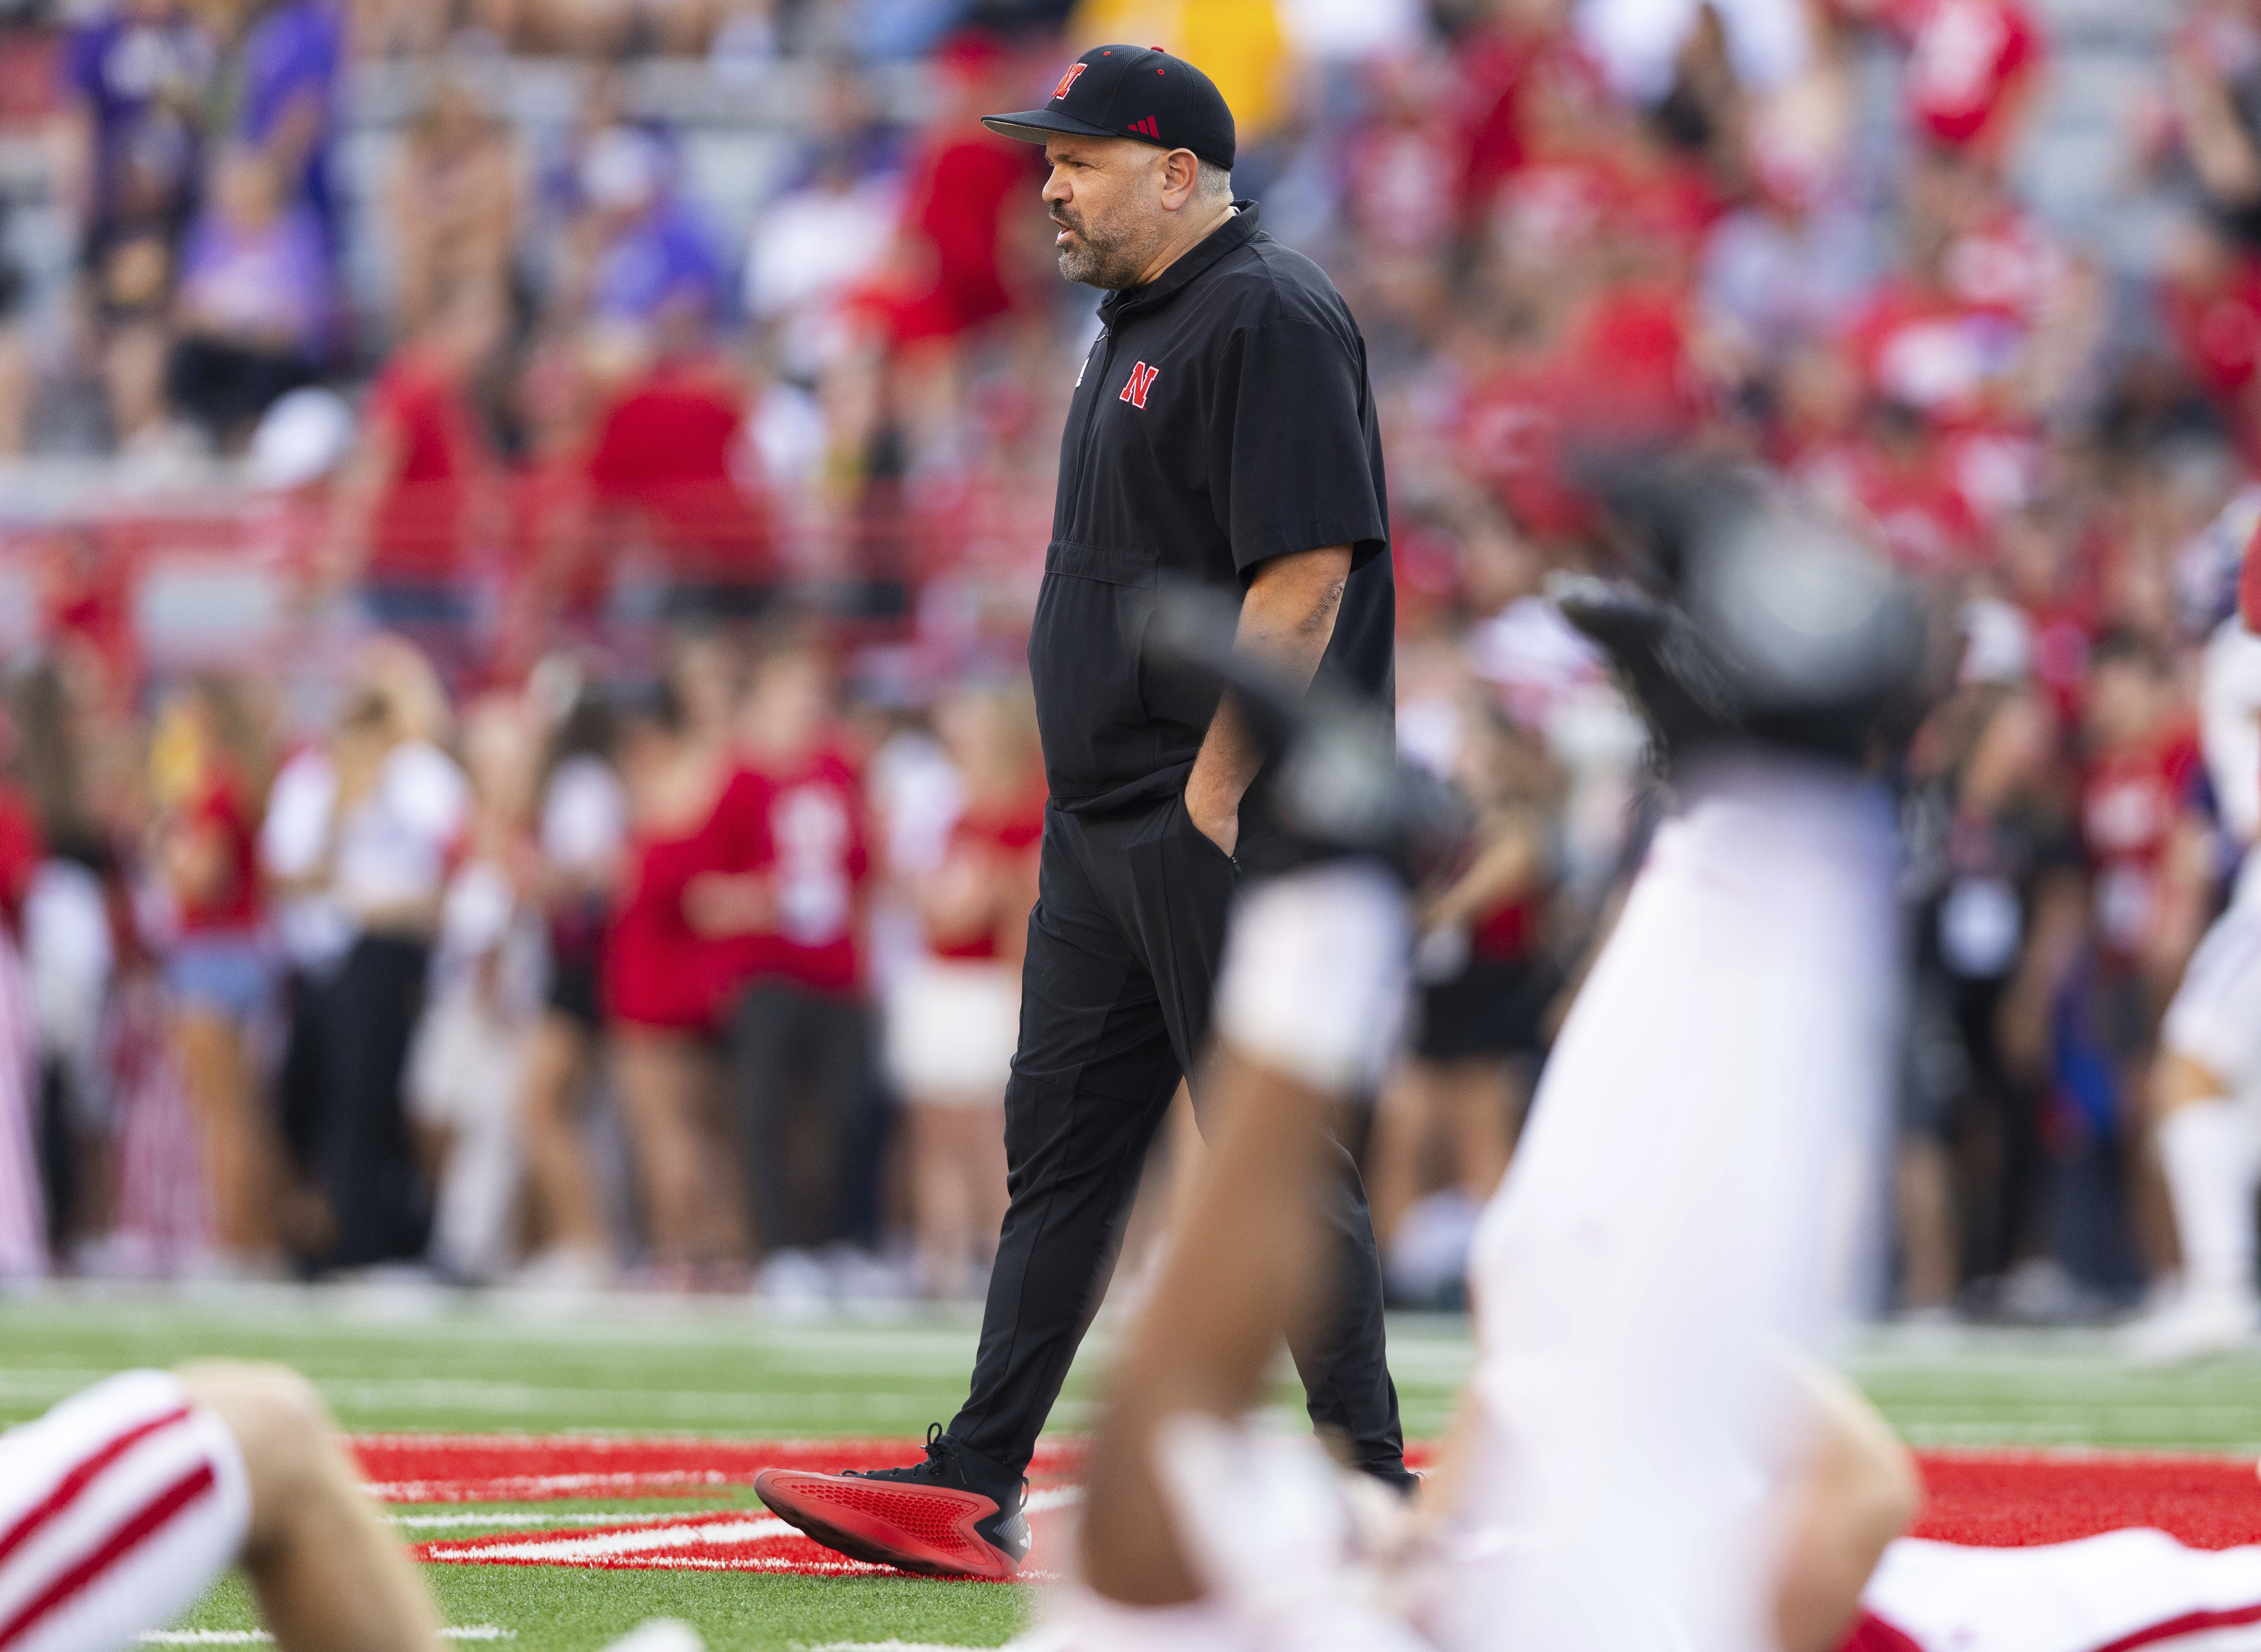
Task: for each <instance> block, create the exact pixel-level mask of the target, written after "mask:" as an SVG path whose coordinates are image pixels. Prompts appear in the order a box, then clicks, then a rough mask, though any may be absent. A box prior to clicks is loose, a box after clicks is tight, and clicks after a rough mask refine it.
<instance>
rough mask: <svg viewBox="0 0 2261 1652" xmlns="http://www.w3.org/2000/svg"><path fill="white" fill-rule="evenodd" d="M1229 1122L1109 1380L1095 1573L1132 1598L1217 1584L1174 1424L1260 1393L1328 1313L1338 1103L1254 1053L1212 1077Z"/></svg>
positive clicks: (1092, 1519)
mask: <svg viewBox="0 0 2261 1652" xmlns="http://www.w3.org/2000/svg"><path fill="white" fill-rule="evenodd" d="M1211 1081H1212V1083H1213V1084H1214V1087H1215V1088H1216V1092H1217V1103H1216V1106H1217V1112H1218V1114H1219V1115H1220V1117H1221V1118H1222V1120H1223V1124H1222V1127H1221V1130H1220V1132H1219V1136H1218V1139H1217V1146H1216V1150H1215V1152H1214V1153H1212V1155H1211V1157H1210V1160H1209V1164H1208V1166H1207V1167H1205V1168H1204V1170H1203V1172H1202V1181H1201V1187H1200V1191H1199V1192H1198V1193H1197V1194H1196V1195H1195V1201H1194V1204H1193V1207H1192V1209H1191V1210H1189V1211H1188V1213H1187V1216H1186V1218H1185V1221H1184V1224H1183V1225H1182V1227H1181V1229H1180V1231H1179V1232H1176V1233H1175V1234H1174V1235H1173V1236H1172V1242H1171V1246H1170V1250H1169V1253H1168V1255H1167V1256H1166V1259H1165V1261H1164V1262H1163V1268H1162V1275H1161V1278H1160V1279H1159V1281H1158V1282H1157V1283H1156V1285H1155V1288H1154V1289H1153V1291H1152V1294H1151V1295H1150V1296H1149V1297H1148V1298H1147V1302H1146V1306H1145V1309H1144V1310H1143V1311H1141V1313H1140V1315H1139V1318H1138V1325H1137V1327H1136V1329H1135V1330H1134V1331H1133V1332H1131V1334H1130V1338H1129V1339H1128V1347H1126V1348H1125V1350H1124V1352H1123V1358H1122V1361H1121V1363H1120V1364H1119V1365H1118V1366H1117V1367H1116V1371H1115V1373H1114V1375H1113V1376H1112V1378H1111V1380H1110V1382H1109V1392H1108V1397H1107V1403H1106V1411H1105V1414H1104V1416H1103V1417H1102V1421H1101V1425H1100V1427H1099V1429H1098V1431H1097V1433H1096V1434H1095V1437H1094V1439H1093V1441H1092V1458H1091V1465H1090V1469H1089V1475H1090V1481H1091V1490H1090V1493H1089V1497H1088V1501H1087V1505H1086V1507H1085V1509H1084V1519H1083V1524H1082V1533H1081V1536H1082V1543H1083V1571H1084V1577H1085V1579H1086V1581H1087V1582H1088V1583H1089V1584H1091V1586H1092V1587H1093V1588H1095V1589H1096V1590H1097V1591H1099V1592H1100V1593H1102V1594H1103V1595H1106V1596H1108V1597H1109V1598H1111V1599H1114V1600H1117V1601H1121V1602H1123V1603H1125V1604H1127V1605H1140V1606H1160V1605H1174V1604H1176V1603H1178V1602H1180V1601H1185V1600H1190V1599H1192V1598H1194V1597H1195V1595H1196V1594H1198V1593H1199V1592H1200V1589H1201V1585H1200V1583H1199V1580H1198V1579H1197V1577H1195V1574H1194V1572H1193V1570H1192V1569H1191V1568H1190V1567H1189V1566H1188V1563H1187V1556H1186V1554H1185V1551H1184V1549H1183V1548H1182V1547H1181V1544H1180V1541H1179V1538H1178V1534H1177V1530H1176V1526H1175V1524H1174V1521H1173V1520H1172V1519H1171V1518H1170V1512H1169V1505H1168V1500H1167V1498H1166V1496H1165V1494H1164V1492H1163V1490H1162V1487H1161V1483H1160V1482H1159V1480H1158V1479H1157V1478H1156V1475H1155V1467H1154V1454H1153V1453H1154V1435H1155V1431H1156V1430H1157V1428H1159V1426H1160V1425H1161V1423H1162V1421H1163V1419H1166V1418H1167V1417H1170V1416H1172V1415H1174V1413H1177V1412H1180V1411H1201V1412H1205V1413H1207V1414H1208V1415H1209V1416H1213V1417H1217V1418H1223V1419H1232V1418H1236V1417H1238V1416H1239V1415H1240V1413H1241V1412H1243V1411H1245V1410H1246V1409H1247V1408H1248V1407H1249V1406H1250V1405H1252V1404H1254V1403H1255V1401H1256V1399H1257V1398H1258V1397H1259V1396H1260V1391H1261V1390H1262V1387H1263V1379H1264V1374H1265V1371H1266V1369H1267V1367H1268V1366H1269V1365H1270V1364H1271V1361H1272V1359H1273V1356H1274V1353H1275V1352H1276V1351H1277V1349H1278V1347H1279V1346H1280V1340H1281V1337H1282V1335H1284V1334H1285V1333H1286V1332H1288V1330H1290V1329H1291V1328H1293V1327H1294V1326H1296V1325H1298V1324H1300V1322H1301V1320H1302V1318H1303V1316H1304V1315H1307V1314H1310V1313H1311V1312H1313V1311H1316V1309H1317V1305H1318V1303H1319V1299H1320V1296H1321V1294H1322V1287H1323V1282H1324V1272H1325V1267H1326V1250H1325V1246H1324V1229H1323V1227H1322V1225H1321V1221H1320V1217H1319V1213H1318V1205H1319V1189H1320V1186H1321V1182H1322V1179H1323V1177H1324V1170H1325V1165H1326V1157H1325V1155H1326V1151H1327V1135H1326V1119H1327V1109H1328V1106H1329V1098H1328V1097H1326V1096H1324V1095H1319V1094H1317V1092H1315V1091H1312V1090H1311V1089H1310V1088H1307V1087H1305V1086H1304V1085H1303V1084H1300V1083H1298V1082H1297V1081H1295V1080H1292V1079H1289V1078H1288V1077H1286V1076H1284V1075H1282V1074H1278V1073H1274V1072H1272V1071H1270V1070H1269V1069H1267V1068H1266V1067H1260V1066H1259V1065H1257V1064H1255V1063H1253V1062H1250V1061H1246V1060H1244V1059H1240V1058H1238V1057H1237V1056H1235V1055H1234V1054H1232V1053H1231V1052H1224V1053H1223V1054H1221V1055H1220V1056H1219V1057H1218V1058H1217V1066H1216V1068H1215V1070H1214V1072H1213V1073H1212V1074H1211Z"/></svg>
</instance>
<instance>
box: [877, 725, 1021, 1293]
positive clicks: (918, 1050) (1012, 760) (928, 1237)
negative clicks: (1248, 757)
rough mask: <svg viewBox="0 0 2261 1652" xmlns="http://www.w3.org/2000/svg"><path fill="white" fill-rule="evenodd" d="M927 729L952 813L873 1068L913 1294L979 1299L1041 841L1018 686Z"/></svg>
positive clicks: (994, 1218)
mask: <svg viewBox="0 0 2261 1652" xmlns="http://www.w3.org/2000/svg"><path fill="white" fill-rule="evenodd" d="M935 726H936V729H937V733H939V734H940V736H942V743H943V748H944V751H945V752H946V753H947V754H948V756H949V758H950V762H951V767H952V768H953V769H954V770H955V771H956V772H957V774H958V783H959V786H960V788H961V793H960V808H959V811H958V818H957V820H956V821H955V822H952V824H951V829H950V837H949V839H948V841H947V843H946V844H945V845H944V849H943V854H942V859H941V863H940V864H939V865H938V866H933V867H931V868H930V869H929V870H928V871H927V873H925V875H922V877H921V878H920V879H919V880H918V894H919V917H920V920H921V923H922V928H923V930H924V931H925V941H926V956H925V958H924V959H922V960H921V961H920V963H919V964H918V966H916V967H915V970H914V971H913V973H911V974H910V975H909V976H908V978H907V979H905V980H903V982H902V983H901V986H900V987H899V988H897V989H896V991H895V993H894V996H893V1000H892V1002H890V1003H889V1004H888V1006H887V1039H886V1054H887V1070H888V1077H889V1078H890V1080H891V1081H893V1082H894V1087H895V1089H896V1091H897V1093H898V1094H899V1095H901V1098H902V1101H903V1102H904V1103H905V1105H906V1108H907V1110H908V1123H909V1126H910V1131H909V1135H910V1140H909V1150H910V1151H909V1166H910V1175H911V1197H912V1204H913V1207H914V1209H915V1213H916V1221H917V1225H918V1268H919V1281H920V1284H921V1287H922V1289H924V1291H925V1292H926V1294H927V1295H929V1296H959V1295H968V1296H979V1295H980V1291H981V1289H983V1287H984V1284H985V1282H986V1281H987V1276H988V1270H989V1264H990V1262H991V1261H992V1260H993V1259H994V1252H995V1246H996V1233H997V1229H998V1225H1000V1224H1001V1222H1003V1220H1004V1218H1005V1203H1006V1197H1005V1078H1006V1073H1007V1069H1008V1067H1010V1066H1011V1064H1012V1059H1013V1046H1014V1044H1015V1042H1016V1038H1017V1037H1018V1034H1019V1031H1020V1021H1021V964H1020V959H1021V952H1022V950H1023V948H1024V947H1025V946H1026V945H1027V944H1028V918H1029V910H1030V908H1031V907H1032V906H1034V905H1035V904H1036V898H1037V845H1038V844H1040V843H1041V842H1042V841H1043V838H1044V763H1043V754H1042V753H1041V752H1040V751H1038V749H1037V722H1036V702H1035V700H1034V699H1033V698H1032V697H1031V696H1030V692H1029V686H1028V684H1027V683H1026V682H1025V681H1022V682H1016V683H1012V684H1009V685H1007V684H1000V685H993V686H975V687H971V688H967V689H965V690H962V691H960V692H959V693H955V694H952V695H951V696H950V697H949V698H948V699H946V700H944V701H943V703H942V705H941V707H939V708H938V710H937V713H936V717H935Z"/></svg>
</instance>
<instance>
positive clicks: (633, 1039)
mask: <svg viewBox="0 0 2261 1652" xmlns="http://www.w3.org/2000/svg"><path fill="white" fill-rule="evenodd" d="M697 1062H698V1055H697V1052H696V1050H695V1048H694V1047H693V1039H692V1038H691V1037H690V1035H688V1034H687V1033H681V1032H673V1031H667V1030H664V1029H662V1028H657V1027H640V1026H635V1025H633V1024H621V1026H620V1027H619V1028H618V1029H617V1030H616V1031H615V1032H614V1037H613V1074H614V1081H615V1082H616V1084H617V1085H618V1087H619V1090H620V1100H621V1116H622V1117H623V1119H624V1120H625V1122H626V1123H627V1125H628V1139H629V1144H630V1146H631V1148H632V1149H633V1151H634V1153H635V1174H636V1189H637V1192H638V1193H639V1194H640V1195H641V1196H642V1205H643V1220H644V1229H645V1233H646V1236H647V1238H648V1239H649V1241H650V1247H651V1254H652V1260H653V1261H657V1262H658V1263H660V1264H661V1265H663V1266H668V1267H679V1266H684V1265H687V1264H688V1263H690V1262H693V1261H696V1260H698V1258H697V1255H696V1251H697V1248H698V1244H699V1239H700V1222H701V1217H702V1213H701V1211H700V1204H701V1203H702V1202H704V1201H705V1200H706V1198H707V1189H708V1174H709V1172H708V1165H707V1138H706V1135H705V1132H704V1131H702V1130H701V1129H700V1124H699V1117H698V1109H699V1101H700V1097H699V1081H698V1067H697Z"/></svg>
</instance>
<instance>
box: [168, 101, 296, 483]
mask: <svg viewBox="0 0 2261 1652" xmlns="http://www.w3.org/2000/svg"><path fill="white" fill-rule="evenodd" d="M286 187H287V186H286V185H285V184H284V181H283V179H282V178H281V176H279V174H278V171H277V169H276V163H275V162H274V161H273V160H272V159H271V158H269V156H268V155H266V154H262V153H261V152H259V151H257V150H255V149H249V148H245V147H241V146H231V147H229V149H228V150H227V152H226V154H223V155H222V156H221V158H220V162H219V168H218V169H217V170H216V172H215V174H214V176H213V182H212V205H210V206H209V207H208V208H207V209H206V211H205V213H204V215H203V216H202V217H201V218H199V219H197V226H196V228H195V229H194V230H193V231H192V232H191V233H190V236H189V242H188V248H187V252H186V254H185V255H184V257H183V262H182V269H181V287H180V295H179V298H178V300H177V303H176V327H177V329H178V332H179V335H180V336H179V338H178V341H176V343H175V345H174V347H173V352H172V357H171V360H170V362H169V363H168V366H167V371H166V389H167V391H168V392H169V394H170V396H171V397H172V399H173V402H174V405H175V406H177V407H179V408H180V409H181V410H182V411H183V412H184V413H187V414H189V415H190V417H191V418H193V419H194V420H197V423H198V424H200V425H202V426H204V427H205V429H206V430H207V431H208V432H210V433H211V435H212V436H213V437H214V439H215V440H217V441H218V442H220V443H221V445H222V446H223V447H233V445H234V444H235V443H236V442H238V441H240V438H241V437H242V436H244V435H246V434H248V430H249V428H250V426H251V424H252V422H253V421H254V420H256V419H257V418H258V417H259V415H260V414H261V413H264V412H265V411H266V410H267V408H268V406H269V405H270V404H271V403H273V402H274V401H275V400H276V399H277V398H279V397H281V396H282V395H283V394H284V392H286V391H291V390H295V389H297V388H298V386H299V385H301V384H307V383H310V382H311V381H312V379H313V378H314V377H317V375H318V373H319V363H320V359H321V357H322V356H323V354H324V353H325V349H326V346H327V341H328V334H329V327H330V322H331V317H332V298H331V285H330V262H329V248H328V247H327V245H326V244H325V242H324V240H323V236H322V231H321V226H320V224H319V221H318V220H317V219H316V218H315V216H314V212H313V209H312V207H310V206H309V205H306V203H305V199H304V198H294V197H291V196H290V195H289V194H288V193H287V192H286Z"/></svg>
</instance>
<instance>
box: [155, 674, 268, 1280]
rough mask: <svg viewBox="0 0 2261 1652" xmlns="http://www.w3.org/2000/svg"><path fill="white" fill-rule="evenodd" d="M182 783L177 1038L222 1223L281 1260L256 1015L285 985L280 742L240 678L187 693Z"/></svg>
mask: <svg viewBox="0 0 2261 1652" xmlns="http://www.w3.org/2000/svg"><path fill="white" fill-rule="evenodd" d="M178 713H179V721H178V722H176V724H175V729H176V731H177V732H176V737H177V738H178V739H179V741H180V747H179V748H178V749H176V751H175V752H173V753H166V752H165V751H163V749H162V745H161V748H160V758H161V761H162V759H164V758H167V757H168V756H170V757H175V758H177V759H178V760H179V762H180V770H181V772H180V784H181V790H180V794H179V796H178V798H177V800H176V802H175V803H174V805H173V807H172V808H170V809H169V811H168V813H167V815H166V817H165V819H164V820H163V822H162V824H161V827H160V844H161V852H160V860H159V865H160V867H161V870H162V876H163V879H164V885H165V889H166V892H167V894H169V896H170V897H171V901H172V908H173V915H174V919H175V923H176V936H175V938H174V941H173V945H172V947H171V949H170V952H169V955H168V957H167V958H166V960H165V984H166V987H167V988H168V989H169V992H170V995H171V997H172V1001H173V1042H174V1047H175V1049H176V1052H177V1054H178V1057H179V1060H180V1064H181V1075H182V1079H183V1083H184V1085H185V1087H186V1088H187V1090H188V1094H189V1101H190V1106H191V1107H192V1108H193V1109H194V1110H195V1113H196V1119H197V1133H198V1135H199V1136H200V1137H201V1138H202V1146H203V1148H204V1161H205V1174H206V1178H207V1188H208V1192H209V1196H210V1199H211V1208H212V1232H213V1237H214V1239H216V1240H217V1241H218V1244H219V1249H220V1251H221V1253H223V1254H224V1255H225V1256H226V1257H227V1258H228V1259H229V1260H230V1261H233V1262H234V1263H236V1264H238V1265H240V1266H249V1267H255V1268H264V1267H271V1266H272V1265H273V1263H274V1260H275V1257H274V1253H275V1247H276V1231H275V1225H274V1206H275V1200H276V1192H277V1189H278V1185H279V1183H278V1173H279V1166H280V1162H281V1160H280V1156H279V1149H278V1145H277V1144H276V1142H275V1141H274V1140H273V1139H272V1131H271V1130H270V1129H269V1125H268V1124H267V1121H266V1117H265V1113H264V1110H263V1109H262V1107H261V1105H260V1102H259V1095H258V1089H257V1086H256V1084H255V1081H254V1078H253V1074H252V1069H251V1061H250V1056H249V1052H248V1040H249V1038H250V1034H251V1030H252V1025H253V1024H254V1022H255V1021H256V1020H257V1018H258V1017H259V1016H261V1015H262V1013H263V1012H264V1011H265V1010H266V1009H267V1008H268V1006H269V1001H270V999H271V998H272V995H273V993H274V988H275V971H274V960H273V958H272V955H271V953H270V951H269V946H268V944H267V935H266V925H265V918H264V914H263V912H262V903H261V901H260V887H259V848H258V844H259V824H260V816H261V815H262V810H263V804H264V801H265V795H266V789H267V779H268V771H269V756H268V751H267V742H266V738H265V732H264V730H263V729H262V728H261V726H260V722H259V719H258V717H257V715H256V714H255V712H254V710H253V708H252V706H251V703H250V700H249V699H248V695H247V694H246V693H245V691H244V689H243V687H242V686H241V685H240V684H239V683H236V682H233V681H231V680H230V679H226V678H223V677H208V678H205V679H201V680H199V681H198V682H197V684H196V686H194V688H192V689H191V690H190V693H189V695H188V696H187V698H186V700H184V701H183V703H182V704H181V706H180V707H178Z"/></svg>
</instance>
